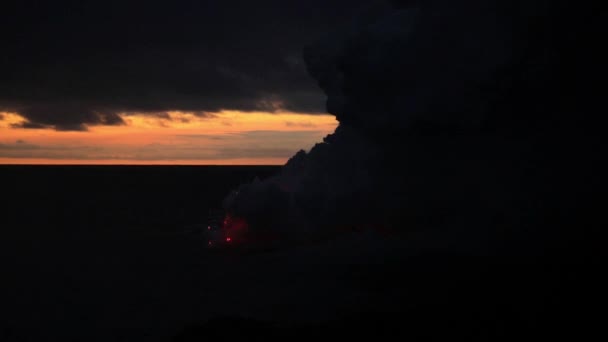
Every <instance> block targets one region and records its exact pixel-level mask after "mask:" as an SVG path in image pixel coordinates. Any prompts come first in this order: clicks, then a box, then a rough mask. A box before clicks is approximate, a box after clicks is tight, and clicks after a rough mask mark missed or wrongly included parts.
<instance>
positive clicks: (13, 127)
mask: <svg viewBox="0 0 608 342" xmlns="http://www.w3.org/2000/svg"><path fill="white" fill-rule="evenodd" d="M369 2H370V1H342V0H337V1H322V0H313V1H290V2H285V1H278V0H263V1H255V2H253V1H244V0H238V1H237V0H222V1H219V0H218V1H113V0H105V1H65V0H61V1H53V2H47V1H44V2H43V1H5V2H3V4H2V9H1V11H0V12H2V13H3V14H2V17H3V26H4V28H3V30H1V31H0V41H2V53H0V163H2V164H283V163H284V162H285V161H287V159H288V158H289V157H290V156H292V155H293V154H294V153H295V152H297V151H298V150H300V149H305V150H307V149H310V148H311V147H312V146H313V145H314V144H315V143H316V142H319V141H321V140H322V138H323V137H324V136H325V135H327V134H329V133H331V132H332V131H333V130H334V129H335V127H336V126H337V121H336V120H335V118H334V116H332V115H329V114H328V113H327V112H326V109H325V96H324V95H323V92H322V91H321V89H320V88H319V87H318V85H317V84H316V82H315V80H314V79H313V78H312V77H310V76H309V74H308V72H307V70H306V66H305V65H304V62H303V59H302V49H303V48H304V47H305V46H307V45H308V44H311V43H313V42H315V41H316V40H317V39H318V38H319V37H320V36H322V35H323V33H324V32H327V31H328V30H331V29H333V28H335V27H336V26H338V25H340V24H342V23H344V22H346V21H347V20H349V19H350V18H352V17H353V13H356V12H357V11H360V10H361V8H363V6H365V5H367V4H368V3H369Z"/></svg>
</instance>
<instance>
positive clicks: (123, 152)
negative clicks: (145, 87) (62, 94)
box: [0, 111, 337, 165]
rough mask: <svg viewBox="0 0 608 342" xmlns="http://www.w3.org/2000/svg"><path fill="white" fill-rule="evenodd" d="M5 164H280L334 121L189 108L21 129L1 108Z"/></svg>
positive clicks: (0, 138) (330, 118)
mask: <svg viewBox="0 0 608 342" xmlns="http://www.w3.org/2000/svg"><path fill="white" fill-rule="evenodd" d="M1 116H2V120H0V163H2V164H203V165H205V164H250V165H252V164H266V165H268V164H283V163H285V161H286V160H287V159H288V158H289V157H290V156H292V155H293V154H294V153H295V152H297V151H298V150H299V149H306V150H307V149H309V148H310V147H312V146H313V145H314V143H315V142H319V141H321V140H322V138H323V137H324V136H325V135H327V134H328V133H330V132H332V131H333V130H334V128H335V126H336V123H337V122H336V120H335V118H334V117H333V116H330V115H306V114H294V113H288V112H285V113H265V112H254V113H242V112H238V111H222V112H218V113H210V114H207V115H205V116H200V115H195V114H193V113H187V112H167V113H163V114H162V115H160V114H159V115H157V116H152V115H149V114H129V115H121V117H122V118H123V120H124V124H122V125H119V126H105V125H97V126H91V127H87V130H86V131H57V130H55V129H52V128H39V129H25V128H18V126H19V125H20V124H22V123H24V122H26V119H25V118H23V117H22V116H20V115H18V114H16V113H1Z"/></svg>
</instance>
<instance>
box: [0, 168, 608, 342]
mask: <svg viewBox="0 0 608 342" xmlns="http://www.w3.org/2000/svg"><path fill="white" fill-rule="evenodd" d="M278 170H279V168H278V167H275V166H259V167H258V166H256V167H244V166H243V167H241V166H239V167H225V166H208V167H206V166H192V167H191V166H174V167H165V166H162V167H158V166H0V187H1V188H0V341H2V342H8V341H45V342H46V341H87V342H88V341H150V342H152V341H167V342H169V341H204V340H218V337H224V338H225V337H228V338H230V337H232V340H249V339H255V336H254V335H251V333H249V332H247V329H245V328H246V326H247V324H244V323H243V322H241V323H238V322H240V321H238V318H239V317H241V318H247V319H256V320H261V322H271V323H273V324H274V323H277V322H278V323H280V324H283V326H293V325H295V326H296V328H293V329H292V328H289V329H287V330H286V331H290V332H291V333H289V334H287V337H288V338H285V339H283V340H292V338H299V339H302V338H303V336H306V335H303V333H304V334H305V333H309V335H308V336H311V338H310V339H309V340H316V339H319V338H326V337H327V332H328V331H330V332H333V333H334V335H333V336H345V335H349V334H353V333H355V334H357V335H358V336H360V337H361V336H363V337H365V338H366V339H369V340H383V339H384V340H395V339H393V337H394V336H397V335H398V336H400V337H401V339H403V340H412V341H415V340H451V339H453V337H454V336H458V337H461V338H462V339H465V340H470V341H513V340H518V339H521V337H522V336H526V337H530V338H534V339H537V340H545V339H547V338H548V335H551V336H554V337H558V336H560V337H563V336H569V337H571V338H569V339H571V340H580V338H574V337H580V334H581V333H584V332H592V331H593V329H592V328H594V327H601V326H603V325H602V324H601V323H603V321H600V316H598V315H594V314H593V312H595V311H593V310H591V309H589V308H590V307H596V308H597V309H601V308H602V307H603V306H601V305H599V303H600V301H599V300H598V297H599V296H598V294H600V293H605V287H603V286H602V285H601V284H603V283H601V282H600V281H599V279H600V278H602V276H603V273H604V272H602V271H603V270H604V267H598V266H596V265H595V263H587V262H586V261H584V262H574V258H573V253H572V252H570V251H571V250H570V249H564V250H563V251H561V250H560V251H558V252H559V253H556V252H553V254H549V253H535V254H530V255H526V254H525V253H520V252H519V251H520V249H521V248H520V247H521V246H523V245H521V244H517V243H512V242H509V241H510V240H507V239H498V240H497V241H494V242H492V243H490V241H488V243H484V245H483V247H484V248H471V246H469V245H467V244H464V243H462V241H464V240H465V238H464V237H463V234H461V232H466V231H467V229H456V230H453V231H451V232H447V231H446V232H442V231H439V230H431V231H428V232H427V231H418V232H416V233H408V229H407V228H408V227H400V228H401V229H402V230H403V232H404V233H403V234H401V235H399V236H394V235H391V236H390V237H387V236H382V235H378V234H376V233H374V232H357V233H344V234H342V235H340V236H339V237H337V238H335V239H330V240H324V241H320V242H315V243H314V244H307V245H302V246H297V247H289V248H280V249H278V250H273V251H270V252H260V253H257V252H256V253H253V254H238V253H236V254H231V253H227V254H225V253H212V252H210V251H209V250H207V249H206V248H204V247H205V245H206V244H205V241H202V240H201V239H200V238H198V237H196V236H193V235H192V234H184V228H185V227H189V226H191V225H196V224H201V223H205V221H206V219H207V214H208V210H209V209H214V208H218V207H220V204H221V201H222V199H223V198H224V196H225V195H226V194H227V193H228V192H229V191H230V190H232V189H234V188H235V187H237V186H238V185H239V184H242V183H245V182H250V181H252V180H253V179H254V178H255V177H259V178H262V179H263V178H265V177H268V176H270V175H272V174H274V173H275V172H277V171H278ZM465 228H466V227H465ZM488 229H494V230H496V229H495V227H488ZM474 233H475V232H474V231H473V232H472V233H471V234H473V235H475V234H474ZM470 240H471V241H478V240H479V239H476V238H474V236H473V237H472V238H471V239H470ZM456 241H459V242H458V243H455V242H456ZM454 247H458V248H454ZM500 251H508V253H502V252H500ZM541 251H542V250H541ZM574 254H576V253H574ZM222 317H223V318H222ZM235 318H236V319H237V320H236V321H235V320H234V319H235ZM209 319H211V321H208V320H209ZM205 322H207V323H205ZM600 322H601V323H600ZM320 325H321V326H323V327H325V328H323V329H321V328H320ZM254 326H255V327H257V328H259V327H260V326H263V324H261V323H260V324H258V323H254ZM273 329H274V328H273ZM254 330H256V329H254ZM213 331H215V332H216V333H217V334H216V335H213V334H211V337H210V335H209V334H210V332H213ZM256 331H257V332H258V333H259V329H257V330H256ZM273 331H274V330H273ZM243 332H244V333H243ZM311 332H312V335H310V333H311ZM239 333H241V335H239ZM214 336H215V338H214ZM238 336H241V337H239V338H235V337H238ZM264 336H266V337H267V336H268V335H262V336H261V337H264ZM389 337H391V338H389ZM433 337H434V338H433ZM583 339H584V338H583ZM584 340H585V339H584Z"/></svg>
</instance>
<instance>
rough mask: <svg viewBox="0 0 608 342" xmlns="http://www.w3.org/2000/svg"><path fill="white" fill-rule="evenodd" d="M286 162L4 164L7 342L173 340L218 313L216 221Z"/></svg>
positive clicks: (0, 255) (0, 181)
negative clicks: (213, 273)
mask: <svg viewBox="0 0 608 342" xmlns="http://www.w3.org/2000/svg"><path fill="white" fill-rule="evenodd" d="M278 170H279V168H278V167H276V166H0V267H1V272H2V276H1V277H0V278H1V279H2V281H1V282H0V340H2V341H13V340H15V341H21V340H25V341H30V340H31V341H55V340H58V341H59V340H78V341H117V340H125V341H132V340H136V341H145V340H151V341H156V340H159V341H162V340H167V339H168V338H169V337H170V336H172V335H174V334H175V333H176V332H177V331H178V330H179V329H180V327H181V326H183V325H185V324H187V323H188V322H195V321H196V320H197V319H202V318H204V316H205V315H207V314H208V312H206V311H205V310H206V308H205V305H204V303H203V304H201V300H200V296H202V295H204V293H203V292H204V283H210V282H212V281H211V280H209V279H206V278H207V277H206V276H205V273H206V272H208V268H206V267H205V266H201V265H202V264H204V263H205V262H206V260H208V257H207V255H205V253H204V248H203V242H202V241H200V240H197V239H195V238H192V237H191V236H187V235H184V234H182V233H181V232H182V231H183V230H184V229H183V228H184V227H186V226H188V225H192V224H200V223H205V222H206V220H207V214H208V211H209V209H213V208H219V207H220V206H221V201H222V199H223V198H224V196H226V195H227V194H228V192H229V191H230V190H232V189H234V188H235V187H237V186H238V185H239V184H242V183H245V182H250V181H252V180H253V179H254V178H255V177H259V178H262V179H263V178H265V177H268V176H270V175H272V174H273V173H275V172H277V171H278Z"/></svg>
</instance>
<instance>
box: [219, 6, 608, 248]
mask: <svg viewBox="0 0 608 342" xmlns="http://www.w3.org/2000/svg"><path fill="white" fill-rule="evenodd" d="M569 3H570V2H568V1H542V0H534V1H529V0H526V1H524V0H521V1H513V0H494V1H487V0H465V1H447V0H428V1H422V0H420V1H391V2H388V3H385V4H379V5H375V6H373V7H371V8H368V9H366V10H365V11H364V12H362V13H361V14H360V15H359V16H358V17H357V18H355V19H354V20H353V21H352V22H351V23H350V24H349V25H347V26H345V27H341V28H339V29H337V30H336V31H335V32H334V33H329V34H328V35H327V36H326V37H322V38H321V39H320V40H319V41H318V42H317V43H316V44H313V45H311V46H308V47H306V48H305V49H304V58H305V61H306V63H307V67H308V70H309V72H310V74H311V76H312V77H314V78H315V79H316V80H317V82H318V84H319V86H320V87H321V88H322V89H323V90H324V92H325V93H326V95H327V110H328V112H330V113H332V114H334V115H335V116H336V117H337V119H338V121H339V122H340V125H339V127H338V128H337V129H336V131H335V133H333V134H331V135H329V136H327V137H326V138H325V139H324V141H323V142H320V143H318V144H317V145H315V146H314V147H313V148H312V149H311V150H310V151H309V152H308V153H307V152H305V151H300V152H299V153H298V154H296V155H295V156H293V157H292V158H291V159H290V160H289V161H288V163H287V164H286V165H285V166H284V167H283V169H282V171H281V172H280V173H279V174H277V175H276V176H274V177H272V178H270V179H266V180H264V181H255V182H253V183H251V184H245V185H242V186H241V187H240V188H239V189H238V190H236V191H235V192H233V193H232V194H231V195H229V196H228V197H227V198H226V200H225V207H226V209H227V210H228V211H229V212H231V213H232V214H233V215H236V216H239V217H243V218H245V219H246V220H247V221H248V222H249V223H250V225H251V227H252V229H260V230H272V231H275V232H278V233H279V234H284V235H285V236H294V235H298V233H302V234H306V233H315V234H316V233H319V232H330V231H332V230H336V229H340V228H358V227H359V228H366V227H371V228H382V229H390V230H395V231H403V230H408V231H411V230H418V229H426V228H453V227H460V228H462V227H466V228H462V229H468V230H474V229H481V230H484V229H491V228H488V227H509V228H508V229H511V230H518V229H519V230H521V231H523V230H525V229H528V228H529V227H530V226H535V225H537V226H538V225H539V222H541V221H542V222H545V223H546V222H548V221H550V220H553V221H554V222H557V221H560V220H562V219H563V218H564V213H565V212H566V213H570V214H571V215H578V214H574V213H576V212H577V210H578V209H580V208H582V207H583V206H586V207H587V208H588V204H589V203H588V202H585V201H584V200H582V202H581V198H584V199H588V198H591V192H594V191H600V190H599V188H598V187H597V186H598V185H599V182H598V179H599V178H598V177H595V176H593V175H595V173H593V175H592V174H591V173H590V172H591V171H590V170H592V169H593V167H594V166H595V165H596V164H598V165H599V164H600V162H601V160H602V159H603V158H604V157H603V154H602V153H601V152H600V151H601V148H603V147H605V145H606V144H605V138H603V137H602V134H601V129H600V128H599V127H601V123H602V122H603V119H600V118H598V117H597V115H596V114H597V109H594V108H595V107H596V106H598V107H599V108H602V107H604V104H603V102H602V101H601V97H600V94H599V93H598V92H597V91H595V90H594V89H593V88H592V86H591V84H592V81H593V79H595V78H597V79H598V80H599V79H602V78H603V77H604V76H605V75H606V73H605V65H604V62H603V61H604V60H605V59H604V58H605V54H602V53H601V52H600V51H601V49H600V48H599V46H600V45H601V41H602V39H603V38H602V37H603V35H604V34H605V33H606V29H605V27H606V24H605V18H604V14H602V13H604V12H602V11H598V10H596V9H594V8H593V7H592V5H591V3H589V4H588V6H585V4H584V2H583V3H580V2H578V3H577V5H576V6H575V7H574V6H570V5H569ZM602 75H603V76H602ZM604 80H605V79H604ZM587 175H588V176H589V177H588V176H587ZM577 201H578V202H577ZM583 202H585V203H586V204H581V203H583ZM564 209H565V210H564ZM558 216H559V217H560V218H557V217H558ZM573 217H574V216H573ZM524 227H527V228H524ZM492 229H494V228H492ZM500 229H503V228H500Z"/></svg>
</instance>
